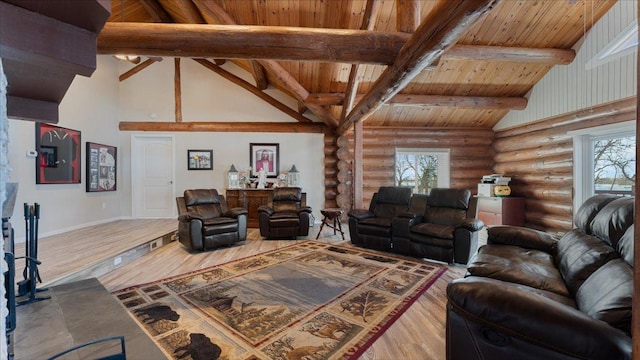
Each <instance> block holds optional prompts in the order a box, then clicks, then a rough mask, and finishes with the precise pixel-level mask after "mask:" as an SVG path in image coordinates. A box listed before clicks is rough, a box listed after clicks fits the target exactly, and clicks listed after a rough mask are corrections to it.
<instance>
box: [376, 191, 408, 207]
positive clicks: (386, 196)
mask: <svg viewBox="0 0 640 360" xmlns="http://www.w3.org/2000/svg"><path fill="white" fill-rule="evenodd" d="M411 192H412V189H411V188H410V187H403V186H382V187H380V188H379V189H378V194H377V197H376V202H377V203H378V204H396V205H404V206H405V208H406V207H407V206H409V202H410V201H411Z"/></svg>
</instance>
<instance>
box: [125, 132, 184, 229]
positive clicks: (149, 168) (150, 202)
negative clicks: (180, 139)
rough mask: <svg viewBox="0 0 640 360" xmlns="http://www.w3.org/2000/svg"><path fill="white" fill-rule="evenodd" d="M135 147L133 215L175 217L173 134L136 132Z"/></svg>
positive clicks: (133, 148) (132, 165) (133, 161)
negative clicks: (154, 134) (140, 133)
mask: <svg viewBox="0 0 640 360" xmlns="http://www.w3.org/2000/svg"><path fill="white" fill-rule="evenodd" d="M131 149H132V150H131V176H132V181H131V183H132V186H131V198H132V200H133V209H132V213H133V217H135V218H171V217H175V214H176V204H175V186H174V183H173V175H174V174H173V171H174V170H173V169H174V149H173V137H172V136H163V135H157V136H148V135H145V136H138V135H134V136H133V137H132V140H131Z"/></svg>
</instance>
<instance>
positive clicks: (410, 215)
mask: <svg viewBox="0 0 640 360" xmlns="http://www.w3.org/2000/svg"><path fill="white" fill-rule="evenodd" d="M396 217H398V218H401V219H412V220H416V219H418V218H422V215H420V214H416V213H411V212H403V213H399V214H398V215H397V216H396Z"/></svg>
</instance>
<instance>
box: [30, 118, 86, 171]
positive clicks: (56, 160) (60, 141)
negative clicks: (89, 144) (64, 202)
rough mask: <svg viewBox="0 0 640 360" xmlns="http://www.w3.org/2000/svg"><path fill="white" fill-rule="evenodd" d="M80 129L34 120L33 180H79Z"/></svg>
mask: <svg viewBox="0 0 640 360" xmlns="http://www.w3.org/2000/svg"><path fill="white" fill-rule="evenodd" d="M80 147H81V133H80V131H78V130H72V129H67V128H63V127H60V126H55V125H51V124H45V123H36V151H37V152H38V155H37V157H36V184H79V183H80V171H81V159H80V156H81V148H80Z"/></svg>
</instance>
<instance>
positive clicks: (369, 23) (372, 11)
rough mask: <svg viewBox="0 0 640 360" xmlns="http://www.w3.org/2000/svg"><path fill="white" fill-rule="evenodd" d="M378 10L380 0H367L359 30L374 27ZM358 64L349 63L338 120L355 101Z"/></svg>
mask: <svg viewBox="0 0 640 360" xmlns="http://www.w3.org/2000/svg"><path fill="white" fill-rule="evenodd" d="M379 10H380V2H379V1H376V0H368V1H367V4H366V6H365V9H364V15H363V17H362V25H361V26H360V29H361V30H373V28H374V27H375V21H374V20H375V18H377V17H378V12H379ZM359 67H360V66H359V65H358V64H352V65H351V71H350V72H349V82H348V83H347V90H346V91H345V94H344V104H343V106H342V114H341V115H340V120H342V119H344V118H345V117H346V116H347V114H349V111H351V109H352V108H353V104H354V103H355V99H356V94H357V93H358V83H359V81H358V71H359V70H360V69H359Z"/></svg>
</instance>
